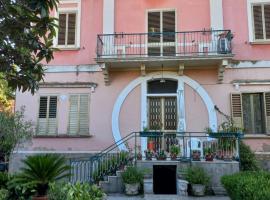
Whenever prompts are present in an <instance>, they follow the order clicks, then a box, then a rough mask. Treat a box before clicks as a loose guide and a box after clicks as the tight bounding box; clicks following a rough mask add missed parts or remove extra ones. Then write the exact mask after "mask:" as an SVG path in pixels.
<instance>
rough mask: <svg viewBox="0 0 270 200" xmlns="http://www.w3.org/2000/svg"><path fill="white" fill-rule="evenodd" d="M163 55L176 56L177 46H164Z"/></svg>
mask: <svg viewBox="0 0 270 200" xmlns="http://www.w3.org/2000/svg"><path fill="white" fill-rule="evenodd" d="M163 56H175V46H171V47H163Z"/></svg>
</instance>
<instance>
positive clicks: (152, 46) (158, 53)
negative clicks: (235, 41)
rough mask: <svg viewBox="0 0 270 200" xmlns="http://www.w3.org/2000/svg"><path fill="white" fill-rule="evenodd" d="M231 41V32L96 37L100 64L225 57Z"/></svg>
mask: <svg viewBox="0 0 270 200" xmlns="http://www.w3.org/2000/svg"><path fill="white" fill-rule="evenodd" d="M232 38H233V37H232V34H231V31H230V30H210V31H190V32H163V33H157V32H153V33H134V34H133V33H132V34H125V33H117V34H103V35H98V36H97V60H102V59H110V58H112V59H115V58H116V59H130V58H131V59H132V58H148V57H207V56H226V55H231V53H232V45H231V41H232Z"/></svg>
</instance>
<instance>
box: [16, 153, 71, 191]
mask: <svg viewBox="0 0 270 200" xmlns="http://www.w3.org/2000/svg"><path fill="white" fill-rule="evenodd" d="M23 163H24V165H25V166H24V167H23V168H22V169H21V173H19V174H18V175H17V176H15V178H14V179H13V180H12V181H11V184H12V183H13V184H14V185H20V186H28V185H31V186H34V187H33V188H34V189H35V190H36V192H37V195H38V196H44V195H46V193H47V191H48V188H49V183H51V182H54V181H56V180H59V179H62V178H66V177H69V172H70V167H69V166H67V165H66V160H65V158H64V157H62V156H59V155H56V154H45V155H34V156H29V157H27V158H26V159H25V160H23Z"/></svg>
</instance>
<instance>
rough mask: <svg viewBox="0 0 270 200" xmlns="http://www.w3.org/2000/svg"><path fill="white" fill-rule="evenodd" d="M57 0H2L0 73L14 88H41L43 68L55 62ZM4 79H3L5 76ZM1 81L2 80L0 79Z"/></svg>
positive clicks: (33, 89)
mask: <svg viewBox="0 0 270 200" xmlns="http://www.w3.org/2000/svg"><path fill="white" fill-rule="evenodd" d="M57 3H58V0H0V73H2V74H3V76H4V79H5V80H7V82H8V85H9V86H10V87H11V88H13V89H17V88H19V89H21V90H22V91H23V92H24V91H26V90H30V91H31V92H32V93H34V92H35V91H36V90H37V89H38V82H39V81H41V80H42V78H43V75H44V68H43V65H42V64H41V61H43V60H46V62H47V63H48V62H49V61H50V60H51V59H53V52H54V51H55V50H56V49H55V48H53V38H54V37H55V35H56V29H55V28H56V24H55V20H56V19H55V18H53V17H51V16H50V15H49V14H50V11H51V10H53V9H55V8H57ZM2 78H3V77H2ZM0 79H1V77H0Z"/></svg>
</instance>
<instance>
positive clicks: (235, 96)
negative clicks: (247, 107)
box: [231, 93, 243, 127]
mask: <svg viewBox="0 0 270 200" xmlns="http://www.w3.org/2000/svg"><path fill="white" fill-rule="evenodd" d="M231 114H232V118H233V121H234V123H235V125H236V126H237V127H243V111H242V97H241V94H240V93H232V94H231Z"/></svg>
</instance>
